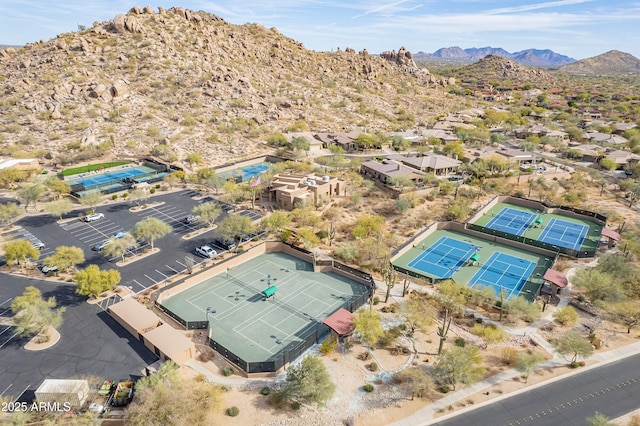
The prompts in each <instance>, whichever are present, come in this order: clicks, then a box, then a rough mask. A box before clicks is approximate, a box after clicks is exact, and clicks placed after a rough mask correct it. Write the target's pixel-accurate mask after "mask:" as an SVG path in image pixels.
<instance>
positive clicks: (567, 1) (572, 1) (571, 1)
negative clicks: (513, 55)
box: [485, 0, 594, 14]
mask: <svg viewBox="0 0 640 426" xmlns="http://www.w3.org/2000/svg"><path fill="white" fill-rule="evenodd" d="M593 1H594V0H560V1H551V2H546V3H536V4H525V5H523V6H514V7H503V8H499V9H492V10H487V11H486V12H485V13H490V14H493V13H516V12H528V11H531V10H538V9H549V8H554V7H563V6H573V5H576V4H581V3H590V2H593Z"/></svg>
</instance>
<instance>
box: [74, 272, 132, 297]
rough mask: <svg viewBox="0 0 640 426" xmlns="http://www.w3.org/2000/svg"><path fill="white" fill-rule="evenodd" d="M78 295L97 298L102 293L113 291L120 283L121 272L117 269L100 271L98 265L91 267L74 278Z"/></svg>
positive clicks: (77, 273)
mask: <svg viewBox="0 0 640 426" xmlns="http://www.w3.org/2000/svg"><path fill="white" fill-rule="evenodd" d="M73 279H74V281H75V282H76V285H77V288H76V293H78V294H81V295H83V296H88V297H97V296H98V295H99V294H100V293H102V292H103V291H107V290H113V289H114V288H116V286H117V285H118V284H119V283H120V279H121V277H120V272H119V271H117V270H115V269H106V270H100V268H99V267H98V265H89V266H87V267H86V268H85V269H82V270H80V271H78V272H76V274H75V275H74V277H73Z"/></svg>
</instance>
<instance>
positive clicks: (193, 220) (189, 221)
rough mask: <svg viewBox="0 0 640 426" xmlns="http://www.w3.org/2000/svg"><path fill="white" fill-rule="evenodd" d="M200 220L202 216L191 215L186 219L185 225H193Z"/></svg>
mask: <svg viewBox="0 0 640 426" xmlns="http://www.w3.org/2000/svg"><path fill="white" fill-rule="evenodd" d="M199 220H200V216H196V215H193V214H190V215H189V216H187V217H185V218H184V223H186V224H187V225H191V224H192V223H197V222H198V221H199Z"/></svg>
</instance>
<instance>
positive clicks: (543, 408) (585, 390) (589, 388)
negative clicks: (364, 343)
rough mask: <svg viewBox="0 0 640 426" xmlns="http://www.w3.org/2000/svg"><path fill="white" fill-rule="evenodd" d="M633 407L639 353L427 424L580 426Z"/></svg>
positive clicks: (639, 384) (639, 393) (637, 402)
mask: <svg viewBox="0 0 640 426" xmlns="http://www.w3.org/2000/svg"><path fill="white" fill-rule="evenodd" d="M638 408H640V354H638V355H634V356H631V357H628V358H625V359H623V360H620V361H616V362H613V363H611V364H607V365H604V366H602V367H596V368H593V369H590V370H588V371H585V372H584V373H581V374H577V375H574V376H572V377H569V378H566V379H562V380H558V381H555V382H553V383H550V384H547V385H545V386H541V387H538V388H536V389H533V390H530V391H527V392H523V393H521V394H518V395H515V396H512V397H509V398H506V399H504V400H502V401H498V402H495V403H493V404H489V405H486V406H484V407H481V408H478V409H475V410H473V411H469V412H467V413H464V414H461V415H459V416H456V417H454V418H452V419H450V420H445V421H442V422H437V423H433V424H437V425H446V426H458V425H459V426H473V425H478V426H485V425H496V426H497V425H505V426H506V425H509V426H511V425H536V426H538V425H540V426H542V425H549V426H557V425H563V426H565V425H566V426H569V425H580V426H584V424H585V418H587V417H590V416H593V414H594V413H595V412H596V411H598V412H600V413H602V414H604V415H605V416H607V417H609V418H616V417H620V416H622V415H623V414H625V413H627V412H630V411H633V410H636V409H638Z"/></svg>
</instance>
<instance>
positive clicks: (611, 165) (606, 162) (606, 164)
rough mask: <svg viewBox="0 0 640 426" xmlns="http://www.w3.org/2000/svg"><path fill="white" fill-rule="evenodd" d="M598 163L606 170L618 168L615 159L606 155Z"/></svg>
mask: <svg viewBox="0 0 640 426" xmlns="http://www.w3.org/2000/svg"><path fill="white" fill-rule="evenodd" d="M598 164H600V167H602V168H603V169H605V170H607V171H611V170H615V169H617V168H618V163H616V162H615V160H612V159H610V158H607V157H604V158H601V159H600V161H599V163H598Z"/></svg>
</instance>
